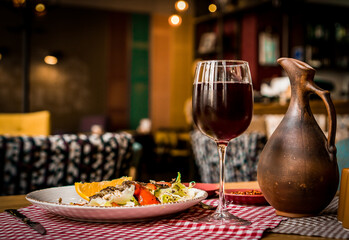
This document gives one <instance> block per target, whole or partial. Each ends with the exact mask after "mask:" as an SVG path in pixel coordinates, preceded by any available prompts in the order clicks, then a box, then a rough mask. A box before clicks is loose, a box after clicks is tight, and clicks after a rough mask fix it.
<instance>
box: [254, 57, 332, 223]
mask: <svg viewBox="0 0 349 240" xmlns="http://www.w3.org/2000/svg"><path fill="white" fill-rule="evenodd" d="M278 63H279V64H280V65H281V66H282V67H283V68H284V69H285V71H286V72H287V74H288V76H289V79H290V83H291V100H290V104H289V107H288V110H287V112H286V114H285V116H284V118H283V119H282V121H281V123H280V124H279V126H278V127H277V128H276V130H275V131H274V133H273V134H272V135H271V137H270V139H269V140H268V142H267V143H266V145H265V147H264V149H263V151H262V153H261V155H260V159H259V163H258V169H257V179H258V183H259V185H260V188H261V190H262V192H263V194H264V196H265V198H266V200H267V201H268V202H269V204H270V205H271V206H273V207H274V208H275V209H276V214H278V215H282V216H287V217H303V216H311V215H316V214H318V213H319V212H321V210H323V209H324V208H325V207H326V206H327V205H328V204H329V203H330V202H331V200H332V199H333V197H334V196H335V194H336V191H337V187H338V182H339V177H338V166H337V159H336V147H335V136H336V112H335V109H334V105H333V103H332V100H331V98H330V93H329V92H328V91H325V90H323V89H321V88H319V87H318V86H317V85H316V84H315V83H314V81H313V78H314V75H315V70H314V69H313V68H312V67H311V66H309V65H308V64H306V63H304V62H301V61H299V60H296V59H291V58H280V59H278ZM312 93H315V94H316V95H318V96H319V97H320V98H321V99H322V101H323V102H324V103H325V106H326V110H327V113H328V119H329V120H328V126H329V132H328V138H326V136H325V135H324V133H323V131H322V130H321V129H320V127H319V125H318V124H317V122H316V120H315V118H314V116H313V114H312V112H311V109H310V105H309V96H310V94H312Z"/></svg>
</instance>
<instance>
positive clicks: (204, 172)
mask: <svg viewBox="0 0 349 240" xmlns="http://www.w3.org/2000/svg"><path fill="white" fill-rule="evenodd" d="M191 143H192V147H193V153H194V156H195V163H196V165H197V166H198V169H199V174H200V177H201V181H202V182H205V183H217V182H219V156H218V149H217V145H216V143H215V142H214V141H213V140H211V139H210V138H208V137H206V136H205V135H203V134H202V133H201V132H200V131H198V130H195V131H193V132H192V133H191ZM265 143H266V137H265V135H264V134H260V133H253V132H252V133H246V134H242V135H241V136H239V137H237V138H235V139H233V140H231V141H230V142H229V145H228V147H227V151H226V161H225V180H226V181H228V182H238V181H255V180H256V179H257V164H258V158H259V154H260V153H261V151H262V150H263V147H264V145H265Z"/></svg>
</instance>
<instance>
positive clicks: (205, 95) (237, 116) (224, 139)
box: [192, 60, 253, 225]
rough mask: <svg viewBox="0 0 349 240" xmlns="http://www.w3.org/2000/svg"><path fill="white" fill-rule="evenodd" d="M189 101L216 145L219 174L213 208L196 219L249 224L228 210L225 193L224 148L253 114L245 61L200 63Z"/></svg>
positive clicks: (199, 123)
mask: <svg viewBox="0 0 349 240" xmlns="http://www.w3.org/2000/svg"><path fill="white" fill-rule="evenodd" d="M192 101H193V102H192V103H193V106H192V107H193V120H194V123H195V125H196V126H197V128H198V129H199V130H200V131H201V132H202V133H203V134H205V135H207V136H208V137H210V138H211V139H213V140H214V141H215V142H216V144H217V149H218V153H219V173H220V174H219V202H218V207H217V209H216V211H215V212H214V213H213V214H211V215H209V216H206V217H202V218H199V219H197V220H195V222H199V223H213V224H234V225H249V224H251V222H249V221H247V220H244V219H241V218H239V217H236V216H234V215H233V214H231V213H230V212H229V211H228V209H227V207H226V201H225V196H224V182H225V179H224V170H225V152H226V148H227V146H228V143H229V141H230V140H231V139H233V138H236V137H238V136H239V135H240V134H242V133H243V132H244V131H245V130H246V129H247V128H248V126H249V125H250V122H251V118H252V113H253V89H252V79H251V74H250V69H249V66H248V63H247V62H245V61H239V60H211V61H201V62H199V63H198V64H197V67H196V72H195V76H194V85H193V100H192Z"/></svg>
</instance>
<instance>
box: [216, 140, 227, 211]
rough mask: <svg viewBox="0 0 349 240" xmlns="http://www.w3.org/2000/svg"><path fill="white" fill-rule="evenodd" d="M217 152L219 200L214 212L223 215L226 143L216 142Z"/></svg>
mask: <svg viewBox="0 0 349 240" xmlns="http://www.w3.org/2000/svg"><path fill="white" fill-rule="evenodd" d="M217 146H218V153H219V202H218V207H217V210H216V212H217V213H219V214H221V215H223V212H224V211H226V201H225V195H224V183H225V174H224V170H225V152H226V149H227V144H222V143H217Z"/></svg>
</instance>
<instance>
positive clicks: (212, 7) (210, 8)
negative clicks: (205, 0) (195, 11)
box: [208, 3, 217, 13]
mask: <svg viewBox="0 0 349 240" xmlns="http://www.w3.org/2000/svg"><path fill="white" fill-rule="evenodd" d="M208 10H209V11H210V12H211V13H214V12H215V11H217V6H216V4H213V3H212V4H210V5H209V6H208Z"/></svg>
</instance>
